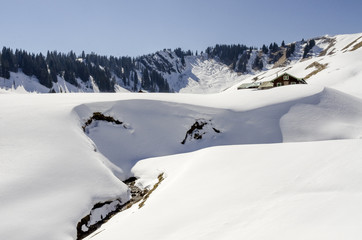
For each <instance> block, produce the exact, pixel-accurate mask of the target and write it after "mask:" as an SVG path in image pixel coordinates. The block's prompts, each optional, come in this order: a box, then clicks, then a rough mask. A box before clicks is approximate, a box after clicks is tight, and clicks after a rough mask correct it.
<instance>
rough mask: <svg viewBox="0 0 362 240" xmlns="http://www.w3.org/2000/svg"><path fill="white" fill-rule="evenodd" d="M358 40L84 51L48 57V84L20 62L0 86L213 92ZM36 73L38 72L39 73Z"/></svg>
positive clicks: (335, 38)
mask: <svg viewBox="0 0 362 240" xmlns="http://www.w3.org/2000/svg"><path fill="white" fill-rule="evenodd" d="M360 37H361V34H354V35H339V36H332V37H330V36H323V37H317V38H314V39H309V40H307V41H304V40H303V41H299V42H294V43H290V44H284V43H283V44H282V45H281V46H278V45H277V44H276V43H274V44H270V46H269V48H267V47H266V46H265V45H264V46H263V47H262V48H261V49H255V48H248V47H246V46H244V45H216V46H215V47H213V48H211V47H209V48H207V49H206V51H205V53H201V54H199V55H197V56H195V55H193V53H192V52H190V51H187V52H184V51H182V50H181V49H175V50H173V51H172V50H170V49H165V50H163V51H159V52H156V53H154V54H149V55H144V56H141V57H137V58H133V59H131V58H129V57H121V58H114V57H111V58H107V57H101V56H97V55H92V54H91V55H85V54H84V53H83V54H82V55H81V56H79V57H76V56H75V54H74V53H70V54H68V55H60V54H58V53H48V56H47V57H46V62H47V63H48V69H47V71H48V72H50V75H49V78H50V77H52V78H53V80H50V79H48V78H46V79H42V80H38V78H37V77H35V76H34V75H31V74H30V73H34V74H36V73H37V71H36V70H33V71H29V70H27V74H28V75H26V74H25V71H23V69H22V68H20V67H21V66H22V67H23V68H25V67H26V66H27V65H26V63H23V65H22V64H21V62H20V63H17V64H15V63H14V64H13V65H14V66H13V67H12V68H9V69H10V72H9V79H7V78H5V77H3V78H0V87H1V88H3V89H6V90H10V91H18V92H24V91H25V92H39V93H47V92H104V91H106V92H127V91H139V90H142V91H148V92H184V93H217V92H220V91H223V90H225V89H226V88H229V87H231V86H233V85H234V84H237V83H239V82H240V81H242V80H244V79H246V78H248V77H250V76H253V78H254V77H255V76H254V75H257V77H258V76H262V75H264V74H267V73H266V72H267V71H269V70H272V69H278V70H276V71H275V72H274V73H276V72H283V71H287V70H288V69H289V67H293V66H294V65H295V64H297V63H301V62H304V61H306V60H308V62H310V61H311V60H310V59H316V60H315V62H316V63H315V64H317V63H319V62H318V61H320V60H322V59H324V58H326V59H330V60H331V61H333V58H334V57H336V56H339V55H340V54H341V53H344V52H346V51H354V50H353V49H354V48H356V49H358V48H359V47H360ZM344 39H348V40H347V41H345V40H344ZM348 41H351V42H348ZM353 41H355V42H353ZM348 44H350V46H348ZM9 51H10V50H9V49H5V48H4V49H3V54H2V56H7V55H11V52H10V53H9ZM16 54H18V55H19V56H17V55H16ZM13 55H14V57H12V58H13V59H17V58H19V59H22V58H25V56H28V54H27V53H22V52H19V51H17V52H16V53H15V54H13ZM23 55H25V56H23ZM16 56H17V57H16ZM37 58H41V57H38V56H37ZM44 58H45V57H44ZM58 58H59V59H60V60H59V59H58ZM64 59H65V60H64ZM14 61H15V60H14ZM34 61H35V60H34ZM62 61H63V62H62ZM325 61H326V60H325ZM3 62H6V59H3ZM313 62H314V61H313ZM24 64H25V65H24ZM44 64H45V63H44ZM310 64H312V63H310ZM323 64H328V63H327V62H326V63H323ZM323 64H320V65H318V66H317V65H310V67H309V70H308V69H305V68H304V69H299V70H298V71H297V70H293V71H294V72H295V74H296V75H298V76H300V77H304V78H310V77H312V75H314V74H315V73H312V72H314V71H315V70H316V68H317V69H319V68H325V66H326V65H323ZM3 65H4V64H3ZM54 65H55V66H54ZM16 66H18V68H17V67H16ZM66 66H73V67H66ZM308 66H309V65H307V66H306V67H308ZM11 69H17V72H11ZM288 71H289V70H288ZM2 72H5V70H2ZM28 72H29V73H28ZM38 72H39V74H40V73H41V71H40V70H38ZM39 74H38V75H39ZM309 74H312V75H309ZM0 75H1V74H0ZM43 75H44V74H43ZM43 75H39V76H43ZM40 83H42V84H40ZM44 84H46V85H48V86H44Z"/></svg>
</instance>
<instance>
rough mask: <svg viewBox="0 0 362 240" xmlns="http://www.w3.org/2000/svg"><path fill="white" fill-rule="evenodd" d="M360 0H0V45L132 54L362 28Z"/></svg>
mask: <svg viewBox="0 0 362 240" xmlns="http://www.w3.org/2000/svg"><path fill="white" fill-rule="evenodd" d="M361 10H362V0H344V1H342V0H303V1H292V0H290V1H287V0H273V1H271V0H253V1H252V0H251V1H243V0H239V1H237V0H203V1H201V0H129V1H125V0H102V1H101V0H98V1H95V0H7V1H5V0H0V46H1V47H2V46H6V47H11V48H13V49H16V48H18V49H24V50H26V51H29V52H33V53H39V52H43V53H46V51H47V50H57V51H59V52H65V53H67V52H69V51H70V50H73V51H75V52H76V53H77V54H79V53H81V51H82V50H84V51H85V52H86V53H90V52H95V53H98V54H101V55H113V56H125V55H128V56H138V55H142V54H148V53H152V52H155V51H157V50H162V49H164V48H171V49H174V48H176V47H181V48H183V49H185V50H187V49H191V50H193V51H195V50H198V51H202V50H205V49H206V47H208V46H214V45H215V44H217V43H221V44H222V43H227V44H230V43H241V44H245V45H247V46H255V47H261V46H262V45H263V44H266V45H269V44H270V43H271V42H277V43H278V44H280V43H281V41H282V40H284V41H285V42H286V43H289V42H294V41H297V40H301V39H302V38H305V39H308V38H311V37H316V36H321V35H325V34H329V35H335V34H344V33H357V32H362V13H361Z"/></svg>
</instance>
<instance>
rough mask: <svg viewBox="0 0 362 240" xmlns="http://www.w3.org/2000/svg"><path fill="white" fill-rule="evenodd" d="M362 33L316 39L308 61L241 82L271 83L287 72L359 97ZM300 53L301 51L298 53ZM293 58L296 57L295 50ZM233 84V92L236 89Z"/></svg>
mask: <svg viewBox="0 0 362 240" xmlns="http://www.w3.org/2000/svg"><path fill="white" fill-rule="evenodd" d="M361 46H362V34H361V33H359V34H349V35H337V36H334V37H327V36H326V37H322V38H317V41H316V46H314V47H313V48H312V50H311V52H312V53H313V54H311V56H310V57H309V58H306V59H300V58H298V57H297V58H295V59H294V60H293V61H292V62H291V63H290V64H288V65H285V66H284V67H278V68H272V69H270V70H268V71H263V72H260V73H258V74H256V75H255V76H252V77H249V78H248V79H246V80H245V81H243V82H254V81H255V80H256V82H258V81H261V82H262V81H268V80H272V79H273V78H275V77H276V76H277V74H279V75H280V74H282V73H284V72H287V73H289V74H292V75H294V76H296V77H299V78H304V79H305V80H306V81H307V83H308V84H312V85H320V86H327V87H331V88H334V89H337V90H341V91H343V92H346V93H349V94H352V95H354V96H358V97H361V91H360V89H361V88H362V70H361V66H362V58H361V56H362V47H361ZM299 51H300V52H301V50H299ZM296 55H297V56H299V55H300V54H298V51H296ZM239 85H240V84H236V85H235V86H234V87H233V88H232V89H236V87H237V86H239Z"/></svg>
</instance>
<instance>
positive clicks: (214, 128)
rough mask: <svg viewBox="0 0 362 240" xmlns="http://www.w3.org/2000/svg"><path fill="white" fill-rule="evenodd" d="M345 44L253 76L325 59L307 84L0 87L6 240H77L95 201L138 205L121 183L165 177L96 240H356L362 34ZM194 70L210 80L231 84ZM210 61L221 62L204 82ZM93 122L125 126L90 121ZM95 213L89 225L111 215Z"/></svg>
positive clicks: (0, 184) (0, 209)
mask: <svg viewBox="0 0 362 240" xmlns="http://www.w3.org/2000/svg"><path fill="white" fill-rule="evenodd" d="M336 38H338V39H337V40H336V43H334V45H331V47H329V44H327V43H323V44H324V45H325V46H327V47H323V49H328V50H327V51H326V55H323V54H322V53H323V51H322V50H320V49H319V50H318V49H316V50H315V51H314V53H315V54H317V53H318V55H321V54H322V55H323V56H319V57H316V58H315V59H307V60H303V61H300V60H297V59H296V60H295V64H294V65H293V66H292V67H291V68H289V69H286V68H275V69H271V70H269V71H265V72H264V75H262V74H260V75H258V81H263V80H266V79H268V78H270V77H273V75H275V74H276V72H277V71H280V70H282V71H288V72H289V71H290V73H291V74H293V75H296V76H300V75H299V73H301V72H303V74H305V75H308V74H310V73H312V71H313V67H310V68H307V69H306V67H308V66H309V65H310V64H311V63H313V61H318V62H319V63H320V64H326V63H328V65H327V68H325V69H324V70H321V71H319V72H318V73H316V74H314V75H311V77H310V78H308V80H307V81H308V83H309V84H307V85H294V86H287V87H279V88H273V89H269V90H263V91H258V90H237V89H236V86H237V85H235V86H233V87H231V88H229V89H228V90H226V91H223V92H221V93H216V94H203V95H201V94H185V93H179V94H166V93H164V94H161V93H142V94H141V93H112V94H105V93H66V94H11V91H4V90H3V91H1V92H0V93H1V94H0V101H1V103H2V104H1V105H0V112H1V115H0V129H1V137H0V156H1V159H0V166H1V167H0V176H1V177H0V189H1V193H0V202H1V204H0V216H1V218H2V221H1V222H2V224H1V225H0V239H60V240H68V239H75V238H76V236H77V224H78V223H79V221H81V219H83V218H84V217H85V216H86V215H88V214H89V213H90V212H91V210H92V208H93V206H94V205H95V204H99V203H104V202H108V201H112V200H119V201H121V203H125V202H126V201H127V200H129V198H130V197H131V196H130V191H129V189H128V187H127V186H126V185H125V184H124V183H123V182H122V181H121V180H124V179H126V178H128V177H130V176H136V177H137V178H138V180H137V181H136V185H137V186H138V187H140V188H142V189H145V188H147V189H152V187H153V186H154V185H155V183H157V178H158V176H159V174H160V173H163V177H164V178H165V179H164V180H163V181H162V182H161V183H160V184H158V187H157V189H155V190H154V191H153V192H152V193H151V195H149V197H148V199H147V201H146V202H145V203H144V206H143V207H142V208H139V207H138V206H139V205H138V204H135V205H133V207H131V208H130V209H128V210H125V211H123V212H121V213H119V214H117V215H116V216H115V217H113V218H112V219H111V220H109V221H108V222H107V223H106V224H104V225H103V226H102V227H101V228H100V229H98V230H97V231H96V232H94V233H93V234H91V235H90V236H89V237H88V239H92V240H93V239H105V240H107V239H116V238H132V239H145V238H147V239H185V238H190V239H239V238H246V239H266V238H268V239H291V238H293V239H318V240H320V239H341V238H347V239H360V238H361V237H362V232H361V230H360V226H361V224H362V218H361V214H359V212H361V204H360V202H361V201H362V189H361V187H360V184H359V183H360V182H361V176H362V173H361V170H360V169H362V162H361V156H362V148H361V147H360V146H361V144H362V100H361V96H362V88H359V87H358V86H359V84H360V80H361V77H360V71H361V70H360V69H359V68H358V64H360V59H359V58H358V56H359V55H360V54H361V48H358V49H356V50H353V49H354V48H356V46H359V44H360V40H361V38H359V35H346V36H337V37H336ZM321 41H322V40H321ZM332 43H333V42H332ZM337 43H338V44H337ZM320 44H322V42H321V43H319V42H318V41H317V43H316V45H317V46H321V45H320ZM320 48H321V49H322V47H320ZM333 48H335V49H334V50H333ZM296 49H298V47H297V48H296ZM330 52H333V54H329V53H330ZM312 53H313V52H312ZM312 53H310V54H312ZM191 60H192V59H191V57H190V59H188V60H187V64H190V63H191V62H192V61H194V64H195V67H194V68H192V69H193V70H192V69H191V67H190V68H189V70H190V71H191V72H192V71H196V69H197V68H198V67H200V70H199V72H198V74H199V76H201V73H203V74H205V75H204V76H205V78H204V79H207V78H210V79H213V78H217V77H218V76H221V73H220V72H223V71H224V70H225V72H224V73H223V74H228V70H226V69H223V68H221V69H220V70H219V71H217V72H213V71H212V69H214V68H216V67H215V65H214V63H212V62H211V61H209V60H207V61H209V62H205V61H206V60H205V61H204V62H198V61H199V60H198V59H197V58H194V59H193V60H192V61H191ZM203 64H206V65H207V66H213V67H210V69H209V70H210V71H209V73H208V74H206V73H205V72H204V70H202V69H206V68H207V67H201V66H204V65H203ZM313 66H317V67H318V66H319V65H318V64H314V65H313ZM311 68H312V69H311ZM314 68H316V67H314ZM186 70H187V69H185V71H186ZM187 71H188V70H187ZM196 72H197V71H196ZM219 73H220V75H218V74H219ZM18 74H20V73H18ZM190 74H191V73H190ZM193 74H195V72H193ZM305 75H304V76H305ZM17 76H18V79H19V80H18V81H23V83H25V82H26V80H20V79H21V78H22V76H21V75H16V74H15V75H12V78H13V79H17ZM254 77H255V76H253V78H254ZM302 77H303V75H302ZM228 79H230V83H231V82H233V81H234V80H235V81H236V77H235V78H234V77H233V75H232V73H230V76H228ZM199 80H200V82H202V80H201V78H199ZM0 81H1V80H0ZM245 81H252V78H249V79H246V80H245ZM58 82H59V83H60V81H58ZM205 83H206V81H205ZM17 84H18V82H16V81H15V83H13V86H20V85H21V86H24V84H18V85H17ZM59 86H63V87H62V89H63V90H65V89H68V90H69V89H71V87H69V86H65V85H61V84H60V85H59ZM325 86H329V87H325ZM9 88H11V86H9ZM20 88H22V87H18V88H17V89H18V90H19V91H20ZM13 89H15V87H14V88H13ZM93 89H94V88H93ZM63 92H66V91H63ZM5 93H6V94H5ZM95 112H100V113H102V114H103V115H105V116H109V117H113V119H115V120H117V121H114V122H107V121H101V120H92V121H89V120H90V119H91V117H92V115H94V113H95ZM87 122H88V123H89V124H86V123H87ZM119 123H121V124H119ZM111 205H112V204H110V206H109V208H112V207H113V205H112V206H111ZM105 208H107V207H105ZM92 212H93V213H94V215H93V216H92V218H91V222H95V218H96V217H98V218H103V217H104V216H103V215H102V214H103V212H101V211H100V212H99V211H98V212H97V211H96V210H93V211H92ZM84 228H86V227H84Z"/></svg>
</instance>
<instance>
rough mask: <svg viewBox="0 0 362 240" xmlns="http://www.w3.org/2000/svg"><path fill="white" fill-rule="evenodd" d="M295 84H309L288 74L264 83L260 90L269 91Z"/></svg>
mask: <svg viewBox="0 0 362 240" xmlns="http://www.w3.org/2000/svg"><path fill="white" fill-rule="evenodd" d="M294 84H307V82H306V81H305V80H304V79H303V78H297V77H294V76H293V75H290V74H288V73H283V74H282V75H280V76H277V77H276V78H274V79H273V80H271V81H266V82H262V83H261V84H260V86H259V89H269V88H273V87H280V86H286V85H294Z"/></svg>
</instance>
